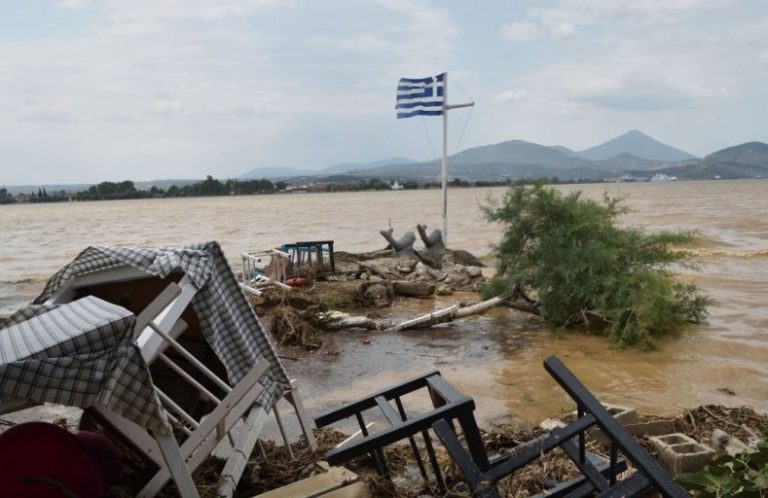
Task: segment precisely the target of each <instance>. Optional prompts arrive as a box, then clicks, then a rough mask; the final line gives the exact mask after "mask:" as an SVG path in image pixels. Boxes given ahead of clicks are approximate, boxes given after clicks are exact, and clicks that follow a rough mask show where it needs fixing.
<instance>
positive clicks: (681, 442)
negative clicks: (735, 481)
mask: <svg viewBox="0 0 768 498" xmlns="http://www.w3.org/2000/svg"><path fill="white" fill-rule="evenodd" d="M648 440H649V441H650V442H651V444H653V445H654V447H656V449H657V451H658V452H659V460H661V464H662V465H663V466H664V468H666V469H667V471H669V472H670V473H671V474H673V475H678V474H682V473H684V472H696V471H697V470H701V469H702V468H704V466H705V465H707V464H708V463H709V461H710V460H711V459H712V457H713V456H714V455H715V450H713V449H712V448H710V447H709V446H707V445H706V444H701V443H699V442H698V441H696V440H695V439H693V438H690V437H688V436H686V435H685V434H680V433H675V434H666V435H664V436H653V437H650V438H648Z"/></svg>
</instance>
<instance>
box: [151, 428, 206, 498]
mask: <svg viewBox="0 0 768 498" xmlns="http://www.w3.org/2000/svg"><path fill="white" fill-rule="evenodd" d="M155 440H156V441H157V445H158V446H159V447H160V453H162V455H163V460H165V468H166V469H167V470H168V472H169V474H170V475H171V478H172V479H173V482H175V483H176V487H177V488H178V490H179V494H181V496H183V497H184V498H187V497H189V498H198V497H199V496H200V495H199V494H198V493H197V486H195V482H194V481H193V480H192V473H191V472H190V471H189V469H188V468H187V465H186V464H185V463H184V458H183V457H182V456H181V450H180V449H179V445H178V443H176V439H174V437H173V435H172V434H155Z"/></svg>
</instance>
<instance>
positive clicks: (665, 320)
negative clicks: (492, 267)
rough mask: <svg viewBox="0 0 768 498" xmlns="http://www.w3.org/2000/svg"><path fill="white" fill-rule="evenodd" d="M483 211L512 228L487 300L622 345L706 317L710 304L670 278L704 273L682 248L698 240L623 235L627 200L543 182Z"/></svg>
mask: <svg viewBox="0 0 768 498" xmlns="http://www.w3.org/2000/svg"><path fill="white" fill-rule="evenodd" d="M483 211H484V213H485V215H486V217H487V219H488V220H490V221H494V222H499V223H503V224H504V225H505V230H504V233H503V235H502V238H501V242H500V243H499V244H498V245H497V246H496V247H494V253H495V257H496V261H497V273H496V275H495V276H494V277H493V278H492V279H491V281H490V282H489V283H488V284H487V286H486V288H485V289H484V293H485V294H486V295H492V296H497V295H504V296H506V297H507V299H508V303H509V304H510V305H511V306H512V307H515V308H518V309H521V310H524V311H529V312H532V313H535V314H538V315H541V316H542V317H543V318H544V319H545V320H546V321H547V322H549V323H550V324H552V325H554V326H557V327H569V328H570V327H582V328H585V329H588V330H590V331H594V332H599V333H604V334H606V335H608V336H609V337H610V338H611V339H612V340H614V341H615V342H616V343H617V344H618V345H619V346H622V347H623V346H628V345H639V346H640V347H643V348H650V347H653V339H652V338H653V337H655V336H660V335H663V334H667V333H671V332H674V331H676V330H678V329H679V328H680V327H681V326H683V325H684V324H686V323H700V322H702V321H703V320H704V318H705V316H706V306H707V304H708V302H709V300H708V298H706V297H705V296H703V295H702V294H700V293H699V291H698V289H697V288H696V287H695V286H694V285H693V284H684V283H681V282H679V281H677V280H676V279H675V277H674V275H673V274H672V273H671V271H670V266H671V265H672V264H679V265H683V266H688V267H692V266H695V261H694V260H693V259H692V256H691V253H690V252H684V251H680V250H676V247H677V246H680V245H683V244H689V243H691V242H693V241H694V240H695V234H694V233H692V232H666V231H665V232H660V233H653V234H649V233H645V232H643V231H641V230H639V229H635V228H624V227H620V226H618V222H617V218H618V217H619V216H620V215H621V214H624V213H625V212H626V211H627V208H626V207H625V206H624V205H622V203H621V200H620V199H617V198H611V197H609V196H607V195H606V196H605V198H604V199H603V201H602V202H597V201H593V200H590V199H585V198H583V197H582V196H581V192H573V193H570V194H561V193H560V192H559V191H557V190H555V189H552V188H548V187H545V186H543V185H541V184H538V185H533V186H525V185H522V184H518V185H513V186H512V187H510V189H509V190H508V191H507V192H506V193H505V195H504V198H503V201H502V202H501V203H498V202H497V203H493V202H491V203H490V204H489V205H488V206H484V207H483Z"/></svg>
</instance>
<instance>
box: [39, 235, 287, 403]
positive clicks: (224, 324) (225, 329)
mask: <svg viewBox="0 0 768 498" xmlns="http://www.w3.org/2000/svg"><path fill="white" fill-rule="evenodd" d="M125 265H128V266H132V267H134V268H137V269H139V270H141V271H143V272H145V273H148V274H150V275H155V276H158V277H161V278H162V277H166V276H167V275H168V274H170V273H171V272H173V271H175V270H181V271H183V272H184V273H186V274H187V275H188V276H189V277H190V279H191V280H192V282H193V283H194V285H195V287H196V288H197V289H198V292H197V294H196V295H195V297H194V298H193V300H192V308H193V310H194V311H195V313H196V314H197V317H198V319H199V321H200V328H201V329H202V332H203V335H204V336H205V339H206V341H207V342H208V344H209V345H210V346H211V348H212V349H213V351H214V352H215V353H216V355H217V356H218V358H219V359H220V360H221V362H222V363H223V364H224V367H225V368H226V370H227V375H228V379H229V382H230V384H231V385H232V386H234V385H235V384H237V382H239V381H240V379H242V378H243V377H244V376H245V375H246V374H247V373H248V371H249V370H250V369H251V368H252V367H253V366H254V365H255V364H256V363H257V362H258V361H259V360H260V359H262V358H263V359H265V360H267V361H268V362H269V364H270V370H269V372H268V373H267V374H265V375H264V376H263V377H262V380H261V381H260V383H261V385H262V386H263V387H264V390H263V391H262V393H261V395H260V396H259V398H258V400H257V402H258V403H259V404H260V405H261V406H264V407H265V408H267V409H271V407H272V405H273V404H274V403H275V402H276V401H277V400H278V399H280V397H281V396H282V394H283V392H284V391H285V389H286V388H287V387H288V386H289V380H288V375H287V374H286V373H285V370H284V369H283V366H282V365H281V363H280V361H279V360H278V358H277V354H276V353H275V350H274V348H273V346H272V344H271V342H270V341H269V338H268V337H267V334H266V332H265V331H264V328H263V327H262V325H261V323H260V322H259V319H258V317H257V316H256V314H255V313H254V311H253V308H252V307H251V305H250V304H249V303H248V300H247V299H246V298H245V295H244V294H243V291H242V289H240V286H239V284H238V282H237V278H236V277H235V274H234V273H233V272H232V268H231V267H230V266H229V263H227V260H226V258H225V257H224V253H223V251H222V250H221V247H220V246H219V244H218V242H215V241H214V242H206V243H201V244H195V245H191V246H187V247H165V248H158V249H150V248H135V247H102V246H93V247H89V248H87V249H85V250H84V251H83V252H81V253H80V254H79V255H78V256H77V257H76V258H75V259H74V260H73V261H72V262H70V263H69V264H67V265H66V266H64V267H63V268H61V269H60V270H59V271H58V272H56V274H55V275H54V276H53V277H51V279H50V280H49V281H48V283H47V284H46V286H45V290H44V291H43V293H42V294H41V295H40V296H39V297H38V298H37V299H36V300H35V301H34V303H35V304H44V303H45V301H46V300H47V299H48V298H49V297H51V296H52V295H54V294H55V293H56V292H57V291H58V290H59V289H61V288H62V287H63V286H64V285H65V284H67V283H68V282H70V281H72V280H75V279H77V278H78V277H81V276H83V275H87V274H89V273H94V272H97V271H102V270H108V269H111V268H118V267H121V266H125Z"/></svg>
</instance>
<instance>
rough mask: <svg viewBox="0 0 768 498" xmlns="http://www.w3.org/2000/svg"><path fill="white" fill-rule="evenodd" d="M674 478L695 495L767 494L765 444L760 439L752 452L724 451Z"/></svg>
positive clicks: (748, 497)
mask: <svg viewBox="0 0 768 498" xmlns="http://www.w3.org/2000/svg"><path fill="white" fill-rule="evenodd" d="M677 481H678V482H679V483H680V484H681V485H682V486H683V487H684V488H686V489H687V490H688V491H691V492H693V496H694V497H695V498H721V497H723V498H724V497H734V498H753V497H755V498H762V497H768V444H766V442H765V441H761V442H760V443H758V445H757V451H755V452H754V453H742V454H741V455H736V456H729V455H724V456H722V457H720V458H718V459H717V460H715V461H714V462H713V463H711V464H710V465H707V466H706V467H704V468H703V469H702V470H700V471H698V472H696V473H695V474H683V475H681V476H679V477H678V478H677Z"/></svg>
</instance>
